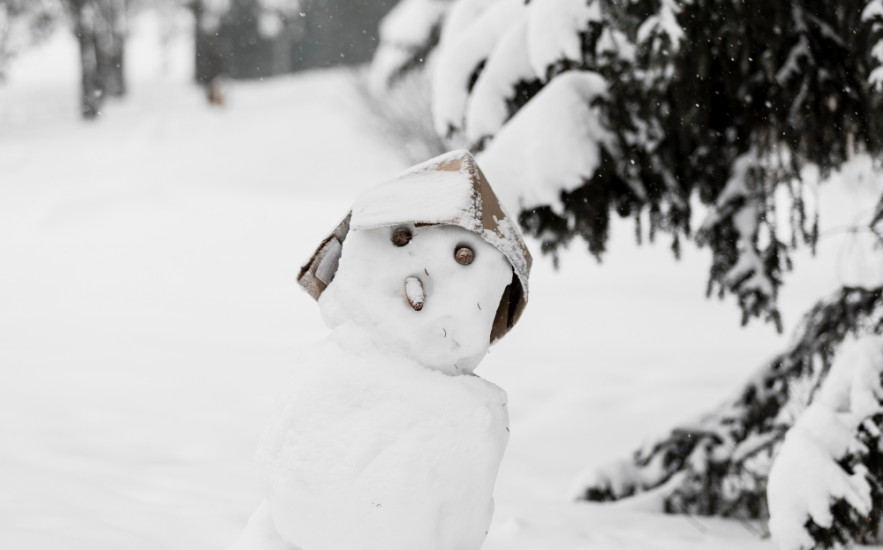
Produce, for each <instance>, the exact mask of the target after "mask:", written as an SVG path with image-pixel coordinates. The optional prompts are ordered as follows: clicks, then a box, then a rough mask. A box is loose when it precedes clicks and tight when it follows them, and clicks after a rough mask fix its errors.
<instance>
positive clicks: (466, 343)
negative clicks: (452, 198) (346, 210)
mask: <svg viewBox="0 0 883 550" xmlns="http://www.w3.org/2000/svg"><path fill="white" fill-rule="evenodd" d="M511 281H512V267H511V265H509V261H508V260H507V259H506V258H505V256H503V254H501V253H500V252H499V251H498V250H497V249H496V248H494V247H493V246H491V245H489V244H488V243H486V242H485V241H484V240H482V239H481V238H480V237H479V236H478V235H476V234H474V233H471V232H469V231H467V230H465V229H463V228H461V227H456V226H449V225H436V226H425V227H415V226H413V225H402V226H394V227H382V228H378V229H368V230H363V231H350V232H349V234H348V235H347V237H346V240H345V241H344V243H343V250H342V253H341V258H340V265H339V267H338V270H337V274H336V275H335V277H334V281H333V282H332V283H331V285H330V286H329V287H328V289H327V290H326V291H325V292H324V293H323V294H322V297H321V299H320V300H319V306H320V308H321V309H322V314H323V316H324V318H325V322H326V323H328V325H329V326H330V327H332V328H335V327H337V326H340V325H343V324H345V323H353V324H355V325H357V326H359V327H361V328H363V329H366V330H367V331H368V333H369V334H370V337H371V339H372V340H374V341H375V342H376V343H377V344H378V345H379V346H381V347H383V348H385V349H388V350H391V351H395V352H400V353H403V354H405V355H408V356H410V357H413V358H414V359H416V360H417V361H418V362H420V363H421V364H422V365H424V366H426V367H429V368H432V369H437V370H441V371H444V372H446V373H449V374H459V373H469V372H472V371H473V370H474V369H475V367H476V366H477V365H478V363H479V361H481V359H482V357H484V355H485V353H486V352H487V348H488V346H489V345H490V333H491V327H492V325H493V321H494V316H495V314H496V312H497V307H498V306H499V304H500V299H501V297H502V295H503V291H504V290H505V288H506V286H507V285H508V284H509V283H510V282H511Z"/></svg>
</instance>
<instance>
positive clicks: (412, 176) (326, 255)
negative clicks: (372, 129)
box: [298, 150, 532, 342]
mask: <svg viewBox="0 0 883 550" xmlns="http://www.w3.org/2000/svg"><path fill="white" fill-rule="evenodd" d="M402 224H414V225H456V226H459V227H462V228H463V229H466V230H468V231H471V232H473V233H475V234H477V235H478V236H480V237H481V238H482V239H484V240H485V241H486V242H488V243H489V244H490V245H491V246H493V247H494V248H496V249H497V250H499V251H500V252H501V253H502V254H503V255H504V256H505V257H506V259H508V260H509V263H510V264H511V265H512V271H513V275H512V283H510V284H509V286H507V287H506V290H505V291H504V292H503V297H502V299H501V301H500V306H499V308H498V309H497V316H496V318H495V319H494V326H493V328H492V330H491V342H493V341H495V340H497V339H499V338H501V337H502V336H503V335H504V334H506V333H507V332H508V331H509V329H511V328H512V326H514V325H515V322H516V321H518V318H519V317H521V313H522V311H524V307H525V306H526V305H527V280H528V275H529V273H530V266H531V261H532V260H531V256H530V253H529V252H528V250H527V246H526V245H525V244H524V240H523V239H522V237H521V232H520V231H519V230H518V227H517V225H516V224H515V223H513V222H512V218H510V217H509V216H508V215H507V214H506V212H505V210H503V206H502V205H501V204H500V201H499V200H498V199H497V196H496V195H495V194H494V191H493V189H491V186H490V184H489V183H488V181H487V178H485V176H484V174H483V173H482V172H481V169H480V168H479V167H478V164H477V163H476V162H475V159H474V158H473V157H472V155H471V154H470V153H469V152H468V151H465V150H458V151H451V152H450V153H445V154H444V155H441V156H438V157H436V158H434V159H431V160H429V161H426V162H424V163H423V164H419V165H417V166H414V167H412V168H409V169H408V170H406V171H404V172H402V173H401V174H399V175H398V176H396V177H395V178H393V179H392V180H389V181H387V182H384V183H381V184H380V185H377V186H375V187H372V188H371V189H368V190H367V191H365V192H364V193H362V194H361V195H360V196H359V197H358V198H357V199H356V202H355V203H354V204H353V207H352V210H351V211H350V213H349V214H348V215H347V217H346V218H345V219H344V220H343V221H342V222H341V223H340V224H339V225H338V226H337V227H336V228H335V230H334V231H333V232H332V233H331V235H329V236H328V237H327V238H326V239H325V240H324V241H322V244H320V245H319V248H318V249H317V250H316V252H315V254H313V256H312V258H310V261H309V262H307V263H306V264H305V265H304V266H303V267H302V268H301V271H300V275H298V282H299V283H300V284H301V286H303V287H304V288H305V289H306V290H307V292H309V293H310V295H311V296H312V297H313V298H315V299H316V300H318V299H319V296H320V295H321V294H322V292H323V291H324V290H325V288H326V287H327V286H328V285H329V284H330V283H331V280H332V279H333V278H334V274H335V272H336V271H337V264H338V261H339V259H340V252H341V247H342V244H343V241H344V239H345V238H346V235H347V233H348V232H349V230H350V229H352V230H354V231H360V230H365V229H376V228H379V227H389V226H395V225H402Z"/></svg>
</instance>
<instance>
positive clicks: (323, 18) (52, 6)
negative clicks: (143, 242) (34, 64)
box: [0, 0, 392, 119]
mask: <svg viewBox="0 0 883 550" xmlns="http://www.w3.org/2000/svg"><path fill="white" fill-rule="evenodd" d="M391 5H392V1H387V0H374V1H370V2H349V1H346V0H0V80H2V78H3V75H4V73H5V70H4V69H5V67H6V66H7V65H8V64H9V63H10V62H11V60H12V59H13V58H14V57H15V55H16V54H17V53H18V52H20V51H22V50H23V49H25V48H27V47H29V46H31V45H33V44H35V43H38V42H39V41H40V40H41V39H42V38H43V37H45V36H47V35H48V33H49V32H50V31H51V30H52V28H53V27H54V26H55V25H59V24H63V25H68V26H70V28H71V29H72V31H73V33H74V35H75V37H76V39H77V42H78V44H79V48H80V65H81V74H82V78H81V112H82V115H83V117H84V118H86V119H93V118H95V117H97V116H98V115H99V114H100V113H101V107H102V105H103V103H104V101H105V100H106V98H108V97H122V96H124V95H125V93H126V89H127V85H126V67H125V46H126V37H127V33H128V20H129V18H130V16H131V13H132V12H133V11H135V10H139V9H156V8H162V9H166V10H174V9H186V10H189V11H190V12H191V13H192V14H193V36H194V45H195V74H194V78H195V80H196V82H198V83H200V84H202V85H204V86H206V87H209V86H210V84H211V83H213V82H218V79H224V78H229V79H254V78H264V77H269V76H273V75H279V74H286V73H291V72H296V71H302V70H307V69H312V68H318V67H329V66H332V65H357V64H360V63H365V62H367V61H368V60H370V59H371V56H372V55H373V53H374V50H375V49H376V47H377V42H378V39H377V26H378V23H379V21H380V19H381V18H382V17H383V16H384V15H385V14H386V13H387V12H388V11H389V9H390V7H391ZM341 37H345V38H343V39H342V38H341Z"/></svg>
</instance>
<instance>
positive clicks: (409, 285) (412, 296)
mask: <svg viewBox="0 0 883 550" xmlns="http://www.w3.org/2000/svg"><path fill="white" fill-rule="evenodd" d="M405 298H406V299H407V300H408V305H409V306H411V307H412V308H413V309H414V311H420V310H421V309H423V304H425V303H426V292H425V291H424V290H423V281H421V280H420V278H419V277H408V278H407V279H405Z"/></svg>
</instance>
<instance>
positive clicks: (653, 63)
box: [511, 0, 883, 329]
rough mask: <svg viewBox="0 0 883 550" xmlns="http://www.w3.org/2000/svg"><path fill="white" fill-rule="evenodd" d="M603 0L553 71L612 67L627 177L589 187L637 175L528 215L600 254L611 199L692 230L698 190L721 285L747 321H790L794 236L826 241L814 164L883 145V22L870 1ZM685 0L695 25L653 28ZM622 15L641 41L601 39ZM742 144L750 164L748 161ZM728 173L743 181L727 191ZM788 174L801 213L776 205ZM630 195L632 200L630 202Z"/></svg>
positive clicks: (622, 173) (547, 238)
mask: <svg viewBox="0 0 883 550" xmlns="http://www.w3.org/2000/svg"><path fill="white" fill-rule="evenodd" d="M596 2H597V3H598V4H599V5H600V6H601V8H602V9H601V12H602V14H603V21H601V22H598V21H592V22H590V23H589V24H588V26H587V28H585V29H582V30H580V31H579V36H580V39H581V42H582V44H583V58H582V60H578V61H575V60H560V61H558V62H556V63H554V64H553V65H550V66H549V67H547V74H546V75H544V76H546V77H547V78H548V79H549V80H551V79H553V78H554V77H555V76H557V75H558V74H560V73H562V72H565V71H569V70H590V71H595V72H598V73H599V74H601V75H602V76H604V77H605V79H606V80H607V81H608V83H609V87H610V89H609V94H608V99H607V100H606V101H604V102H602V106H603V113H604V123H605V125H606V126H607V128H608V130H610V131H611V132H612V133H614V134H615V136H616V141H617V146H618V151H617V154H614V155H612V159H611V162H605V163H603V165H602V170H604V171H607V172H609V173H611V174H615V176H611V175H609V174H605V175H602V176H600V177H598V176H597V175H595V176H592V177H588V178H586V180H585V183H584V188H586V189H588V188H592V187H597V186H599V185H604V184H605V183H606V182H610V181H615V182H625V183H626V185H621V186H619V187H618V188H617V189H609V190H605V191H603V192H599V191H595V192H589V191H585V192H583V193H579V192H576V193H574V194H580V195H582V196H589V195H590V196H593V197H595V198H598V199H600V200H601V201H602V202H601V203H599V204H598V205H595V206H593V207H586V208H581V209H567V208H565V210H566V211H567V214H566V215H565V216H564V217H565V218H567V223H564V222H563V221H562V220H561V219H560V218H561V217H562V216H561V215H560V214H557V213H556V212H557V211H560V208H535V209H533V210H532V211H530V212H526V213H524V214H523V215H522V216H521V219H522V220H523V222H524V224H525V225H524V227H525V229H526V230H527V231H528V232H530V233H532V234H535V235H539V234H540V233H539V232H538V229H542V230H546V229H549V228H554V230H553V231H551V232H547V233H542V241H543V250H546V251H554V250H555V249H556V248H558V247H559V246H561V245H563V244H566V243H568V242H569V241H571V240H572V239H573V237H575V236H579V237H581V238H583V239H584V240H585V241H586V242H587V244H588V246H589V250H590V252H592V254H595V255H599V254H600V252H602V251H603V250H604V243H603V241H604V240H605V235H606V227H607V224H608V220H607V218H608V217H609V214H607V215H605V214H602V213H601V212H600V210H601V209H603V208H604V207H605V206H606V207H607V211H608V212H613V211H617V212H619V213H622V212H626V213H627V214H629V215H630V214H634V212H635V211H636V210H642V209H645V208H646V209H647V211H648V212H650V217H649V219H650V227H649V231H650V233H651V235H652V234H654V233H655V232H657V231H659V230H661V231H666V232H670V233H674V234H675V235H676V236H677V235H687V236H688V235H689V234H690V228H689V219H690V209H689V206H688V203H689V201H688V198H689V197H690V196H691V195H694V194H695V195H696V196H698V197H699V198H700V199H701V201H702V202H704V203H705V204H707V205H710V206H712V207H713V209H714V210H713V216H714V218H715V220H714V223H712V224H710V225H708V226H707V227H704V228H703V230H702V231H700V232H699V233H698V235H697V236H698V241H699V242H700V244H704V245H706V246H708V247H709V248H710V249H711V251H712V264H711V268H710V272H709V294H711V293H713V292H714V293H716V294H718V295H721V296H722V295H723V294H725V293H727V292H733V293H735V294H736V295H737V297H738V301H739V304H740V307H741V309H742V315H743V319H742V321H743V324H744V323H746V322H747V321H748V320H749V319H750V318H752V317H760V318H763V319H766V320H768V321H770V322H772V323H773V324H775V325H776V326H777V327H779V328H780V324H781V322H780V318H779V314H778V311H777V309H776V297H777V293H778V288H779V286H780V285H781V284H782V277H783V274H784V272H786V271H787V270H788V269H790V261H789V250H790V249H792V248H794V247H796V246H799V245H803V244H806V245H810V246H814V245H815V242H816V239H817V238H818V229H817V228H818V225H817V218H816V214H815V212H807V209H806V201H805V199H804V188H803V185H802V182H801V168H802V167H803V166H805V165H807V164H808V163H814V164H816V165H818V166H819V167H820V168H821V171H822V175H823V176H824V175H825V174H827V173H828V172H830V171H831V170H833V169H836V168H837V167H839V166H840V165H841V164H842V163H843V162H844V161H846V160H847V159H848V158H849V157H850V156H851V155H852V154H853V153H855V152H860V151H868V152H871V153H872V154H879V153H880V150H881V141H880V137H879V136H881V135H883V134H881V129H883V110H881V108H880V106H881V105H880V103H881V95H880V94H879V93H878V92H877V91H875V90H874V89H873V87H872V86H871V85H870V84H869V82H868V77H869V75H870V73H871V71H872V70H873V69H874V67H875V66H876V62H875V61H873V60H872V59H871V57H870V55H869V52H870V51H871V48H872V47H873V45H874V43H875V40H876V39H877V38H878V35H879V29H877V28H876V27H875V25H874V24H872V21H864V22H863V21H862V10H863V9H864V7H865V2H863V1H856V0H853V1H850V2H824V1H816V0H791V1H788V2H772V3H771V2H765V1H763V0H745V1H742V0H738V1H736V0H692V1H681V2H674V3H671V5H668V3H666V2H663V1H661V0H659V1H650V0H632V1H629V2H622V3H621V2H610V1H606V0H596ZM670 8H673V9H674V11H670V13H671V14H672V15H674V16H676V20H677V23H678V25H679V26H680V29H681V31H682V32H683V36H681V37H679V36H677V35H674V36H673V35H672V34H671V32H670V31H671V29H670V28H667V27H666V26H665V25H661V24H660V25H657V26H656V27H652V25H651V27H649V28H650V30H649V31H648V30H647V28H645V29H644V30H643V31H642V32H639V29H641V27H642V25H645V24H647V23H646V22H647V21H648V18H650V17H653V16H656V15H659V14H661V13H662V12H663V11H664V10H666V9H670ZM678 10H679V11H678ZM611 30H613V31H615V32H617V33H619V35H620V36H621V37H626V38H627V39H628V41H629V42H630V44H631V45H632V46H633V47H634V54H633V55H626V54H623V53H622V52H615V51H608V50H604V49H603V48H602V46H601V44H602V42H603V40H601V38H602V35H603V33H604V32H605V31H611ZM534 93H535V92H534ZM511 107H513V108H517V107H518V105H517V104H514V103H513V104H511ZM740 159H747V163H748V164H750V166H749V167H748V168H747V169H745V170H737V165H738V163H739V161H740ZM739 179H741V180H742V181H735V182H733V180H739ZM731 182H732V183H731ZM728 183H729V184H730V187H734V186H735V184H738V185H740V186H741V188H740V189H739V190H738V192H735V193H729V195H728V196H727V197H726V198H727V200H728V201H729V202H728V203H722V202H721V198H722V193H723V192H724V191H725V189H727V188H728ZM780 186H787V187H788V189H789V190H790V191H791V193H790V194H791V198H792V201H791V203H792V205H791V208H790V210H789V211H788V212H783V213H777V212H776V211H775V205H774V203H773V195H774V192H775V190H776V189H777V188H778V187H780ZM636 190H637V191H638V193H637V196H635V192H636ZM564 198H565V197H564V196H563V195H562V202H564ZM623 203H627V204H628V205H629V207H628V208H625V209H621V208H619V206H620V205H621V204H623ZM745 207H751V208H756V209H757V216H756V224H757V227H756V228H754V231H753V233H752V234H750V235H748V236H747V238H746V243H745V244H747V245H748V247H749V248H752V249H754V254H756V255H757V257H758V260H757V261H756V262H754V263H753V264H752V265H751V266H750V269H748V270H747V271H745V272H739V273H733V272H732V271H731V270H732V269H733V267H734V266H736V264H737V262H738V260H739V257H740V255H741V254H742V251H741V250H740V249H739V248H738V247H737V242H738V240H739V235H738V234H737V229H738V228H737V227H735V226H734V219H733V218H734V216H735V215H736V214H737V213H738V212H739V211H740V210H741V209H742V208H745ZM583 216H592V217H596V218H598V219H593V220H586V219H580V218H581V217H583ZM778 223H787V226H788V227H789V228H790V238H789V239H787V242H782V241H779V240H777V239H776V238H775V237H772V236H773V235H776V234H777V233H776V230H777V227H776V226H777V224H778ZM587 228H593V229H589V230H587ZM753 276H754V277H753ZM758 279H762V280H763V281H762V284H756V283H758ZM746 282H748V284H746ZM780 329H781V328H780Z"/></svg>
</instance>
